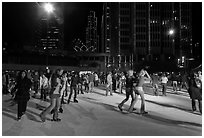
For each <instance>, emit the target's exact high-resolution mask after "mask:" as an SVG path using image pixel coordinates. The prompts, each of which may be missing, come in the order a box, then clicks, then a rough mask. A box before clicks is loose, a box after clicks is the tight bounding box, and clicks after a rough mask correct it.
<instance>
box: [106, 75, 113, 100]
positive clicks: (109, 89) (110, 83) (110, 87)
mask: <svg viewBox="0 0 204 138" xmlns="http://www.w3.org/2000/svg"><path fill="white" fill-rule="evenodd" d="M112 83H113V82H112V73H111V72H109V74H108V76H107V85H106V96H108V92H109V91H110V95H113V94H112Z"/></svg>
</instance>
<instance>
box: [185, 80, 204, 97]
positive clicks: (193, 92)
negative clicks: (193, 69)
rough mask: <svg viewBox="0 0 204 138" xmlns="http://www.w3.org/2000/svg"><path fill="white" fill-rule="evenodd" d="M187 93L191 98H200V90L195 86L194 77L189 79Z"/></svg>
mask: <svg viewBox="0 0 204 138" xmlns="http://www.w3.org/2000/svg"><path fill="white" fill-rule="evenodd" d="M188 93H189V95H190V98H191V99H198V100H202V90H201V88H198V87H197V85H196V80H195V78H191V79H190V80H189V89H188Z"/></svg>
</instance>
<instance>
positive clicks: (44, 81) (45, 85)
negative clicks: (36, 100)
mask: <svg viewBox="0 0 204 138" xmlns="http://www.w3.org/2000/svg"><path fill="white" fill-rule="evenodd" d="M40 89H41V96H40V99H41V100H44V101H46V100H47V90H48V78H47V77H45V75H44V74H42V76H40Z"/></svg>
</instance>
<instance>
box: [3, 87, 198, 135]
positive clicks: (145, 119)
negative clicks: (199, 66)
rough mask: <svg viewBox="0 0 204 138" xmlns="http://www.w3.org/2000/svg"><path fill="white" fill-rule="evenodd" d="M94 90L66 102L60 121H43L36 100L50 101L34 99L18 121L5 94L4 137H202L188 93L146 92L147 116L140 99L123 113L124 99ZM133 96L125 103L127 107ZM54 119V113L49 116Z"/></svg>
mask: <svg viewBox="0 0 204 138" xmlns="http://www.w3.org/2000/svg"><path fill="white" fill-rule="evenodd" d="M94 91H95V92H94V93H85V94H84V95H82V94H79V95H78V100H79V103H73V102H71V103H70V104H69V105H67V104H66V105H63V109H64V112H63V113H62V114H60V115H59V117H60V118H61V119H62V121H61V122H52V121H50V120H46V122H45V123H42V122H41V120H40V117H39V114H40V113H41V111H42V110H39V109H36V103H38V104H40V105H42V106H44V107H47V106H48V105H49V103H48V102H43V101H40V100H39V99H34V98H31V99H30V101H29V103H28V108H27V112H26V115H24V116H23V118H22V120H21V121H16V110H17V107H16V106H9V105H10V101H9V99H10V96H9V95H2V135H3V136H201V135H202V116H201V115H200V114H199V112H196V113H192V112H191V101H190V99H189V97H188V96H182V95H173V94H172V95H170V94H167V96H166V97H164V96H152V95H147V94H145V99H146V110H147V111H148V112H149V114H148V115H144V116H142V115H139V114H138V112H139V109H140V100H139V101H138V103H136V105H135V108H136V109H137V110H136V111H135V113H130V114H127V112H125V111H124V112H123V113H121V112H120V111H119V110H118V108H117V106H118V104H119V103H120V102H121V101H122V100H123V99H124V98H125V95H124V94H117V93H114V94H113V96H105V91H104V90H102V89H98V88H95V89H94ZM130 101H131V98H130V99H129V101H128V102H127V103H125V105H124V106H123V108H124V109H128V107H129V105H130ZM47 118H48V119H51V118H52V116H51V115H47Z"/></svg>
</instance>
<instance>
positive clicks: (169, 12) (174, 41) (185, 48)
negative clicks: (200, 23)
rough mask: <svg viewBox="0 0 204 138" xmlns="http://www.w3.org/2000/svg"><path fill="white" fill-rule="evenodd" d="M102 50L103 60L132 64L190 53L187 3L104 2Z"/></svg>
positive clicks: (178, 56)
mask: <svg viewBox="0 0 204 138" xmlns="http://www.w3.org/2000/svg"><path fill="white" fill-rule="evenodd" d="M102 50H103V51H104V52H105V53H109V57H107V60H106V61H107V63H109V64H111V65H112V66H114V67H119V68H121V67H124V68H132V67H133V66H134V65H133V63H134V64H137V63H142V62H144V61H162V62H164V61H170V60H172V61H173V60H176V59H177V58H181V57H182V56H186V57H189V56H190V55H191V54H192V15H191V3H186V2H185V3H184V2H177V3H173V2H171V3H170V2H165V3H162V2H135V3H129V2H120V3H104V9H103V19H102Z"/></svg>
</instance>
